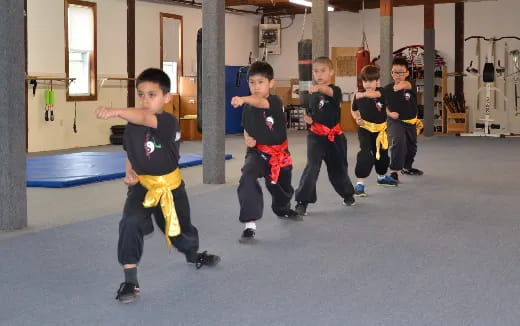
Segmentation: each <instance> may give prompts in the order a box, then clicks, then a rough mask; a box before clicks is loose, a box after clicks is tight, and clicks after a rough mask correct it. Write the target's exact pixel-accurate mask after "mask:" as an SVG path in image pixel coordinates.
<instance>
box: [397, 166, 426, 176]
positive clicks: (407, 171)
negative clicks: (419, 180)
mask: <svg viewBox="0 0 520 326" xmlns="http://www.w3.org/2000/svg"><path fill="white" fill-rule="evenodd" d="M401 173H402V174H407V175H423V174H424V172H423V171H421V170H419V169H415V168H410V169H402V170H401Z"/></svg>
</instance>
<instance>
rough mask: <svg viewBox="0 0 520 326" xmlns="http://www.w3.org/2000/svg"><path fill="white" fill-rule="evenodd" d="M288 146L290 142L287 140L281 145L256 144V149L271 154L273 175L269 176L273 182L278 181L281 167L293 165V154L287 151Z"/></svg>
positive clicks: (270, 162)
mask: <svg viewBox="0 0 520 326" xmlns="http://www.w3.org/2000/svg"><path fill="white" fill-rule="evenodd" d="M288 147H289V143H288V141H287V140H286V141H284V142H283V143H282V144H280V145H258V144H257V145H256V149H258V150H259V151H261V152H262V153H266V154H269V155H270V156H271V158H270V159H269V165H270V166H271V175H269V177H270V178H271V181H272V182H273V183H277V182H278V177H279V176H280V169H281V168H284V167H286V166H290V165H292V160H291V156H290V155H289V153H287V151H286V150H287V148H288Z"/></svg>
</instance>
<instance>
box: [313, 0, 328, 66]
mask: <svg viewBox="0 0 520 326" xmlns="http://www.w3.org/2000/svg"><path fill="white" fill-rule="evenodd" d="M328 7H329V0H312V58H313V59H315V58H317V57H322V56H325V57H328V56H329V12H328Z"/></svg>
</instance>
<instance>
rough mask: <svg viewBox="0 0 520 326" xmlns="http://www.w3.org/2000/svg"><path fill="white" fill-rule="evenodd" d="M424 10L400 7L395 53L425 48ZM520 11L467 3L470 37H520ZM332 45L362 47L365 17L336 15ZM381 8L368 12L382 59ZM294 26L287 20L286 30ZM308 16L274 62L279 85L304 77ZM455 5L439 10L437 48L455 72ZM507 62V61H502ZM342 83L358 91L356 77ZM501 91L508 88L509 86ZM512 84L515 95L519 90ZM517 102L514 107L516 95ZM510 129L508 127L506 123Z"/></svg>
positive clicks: (374, 47) (519, 121) (509, 3)
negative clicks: (301, 59)
mask: <svg viewBox="0 0 520 326" xmlns="http://www.w3.org/2000/svg"><path fill="white" fill-rule="evenodd" d="M423 8H424V7H423V6H413V7H398V8H394V49H399V48H401V47H403V46H406V45H411V44H423V42H424V36H423V28H424V27H423V26H424V20H423V19H424V9H423ZM519 12H520V1H518V0H498V1H484V2H468V3H465V20H464V22H465V36H466V37H467V36H470V35H485V36H488V37H489V36H505V35H514V36H519V37H520V20H519V19H518V18H517V17H516V16H517V15H518V13H519ZM329 19H330V28H329V30H330V32H329V43H330V46H331V47H334V46H359V45H360V44H361V35H362V34H361V31H362V27H361V26H362V25H361V14H357V13H350V12H334V13H330V16H329ZM379 19H380V18H379V9H372V10H366V12H365V18H364V20H365V32H366V35H367V38H368V44H369V48H370V53H371V56H372V57H375V56H377V55H379V35H380V31H379V28H380V27H379ZM287 23H288V21H287V20H286V21H284V25H285V24H287ZM302 23H303V15H297V17H296V19H295V21H294V24H293V25H292V26H291V27H290V28H288V29H284V30H283V31H282V54H281V55H277V56H275V55H273V56H271V57H269V62H270V63H271V64H272V65H273V68H274V70H275V75H276V76H277V77H276V78H277V79H278V80H282V83H283V82H286V80H288V79H290V78H298V65H297V42H298V40H300V38H301V31H302ZM454 31H455V5H454V4H443V5H436V6H435V34H436V41H435V42H436V49H437V50H439V52H440V55H441V56H443V57H444V59H445V60H446V62H447V66H448V68H447V69H448V71H449V72H453V71H454V69H455V67H454V64H455V50H454V42H455V33H454ZM304 38H312V17H311V15H310V14H309V15H308V16H307V18H306V24H305V33H304ZM474 44H475V43H474V41H471V42H467V43H466V46H465V65H467V64H469V61H470V60H472V59H474V53H475V47H474ZM509 46H510V48H519V47H520V42H518V41H510V42H509ZM503 53H504V51H503V42H502V43H499V44H497V57H499V58H503ZM484 57H485V47H483V48H482V60H484ZM501 61H502V62H503V59H502V60H501ZM336 82H337V84H338V85H339V86H340V87H342V89H343V91H344V92H352V91H354V89H355V78H337V79H336ZM476 83H477V81H476V79H475V78H473V77H467V78H466V79H465V94H466V100H467V102H468V104H469V105H470V106H472V107H474V106H475V102H476V101H475V98H476V96H475V94H476V91H477V88H476ZM497 84H498V86H499V87H500V88H503V81H499V82H498V83H497ZM448 86H449V87H448V88H449V89H450V90H451V89H453V79H452V78H450V79H448ZM512 87H513V86H512V85H511V83H509V94H513V92H514V89H513V88H512ZM511 102H514V99H513V97H512V96H511ZM502 103H503V101H502V100H499V104H500V105H501V106H499V107H498V110H496V111H492V114H496V116H497V119H498V120H503V119H504V116H503V112H504V110H503V104H502ZM510 121H511V127H512V129H513V132H516V133H520V117H510ZM503 125H505V123H504V124H503Z"/></svg>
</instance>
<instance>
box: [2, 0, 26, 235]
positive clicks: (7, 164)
mask: <svg viewBox="0 0 520 326" xmlns="http://www.w3.org/2000/svg"><path fill="white" fill-rule="evenodd" d="M24 34H25V31H24V1H20V0H4V1H3V2H2V11H1V12H0V40H2V44H3V46H2V48H1V50H0V57H1V58H2V60H0V75H1V76H4V77H8V78H0V116H1V117H2V118H1V119H0V153H1V155H0V230H16V229H21V228H24V227H26V226H27V193H26V187H25V185H26V180H25V166H26V162H25V153H26V152H25V139H26V135H25V120H26V117H25V114H24V113H23V110H24V107H25V94H24V92H25V88H24V86H23V85H24V83H25V35H24ZM7 45H8V46H7Z"/></svg>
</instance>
